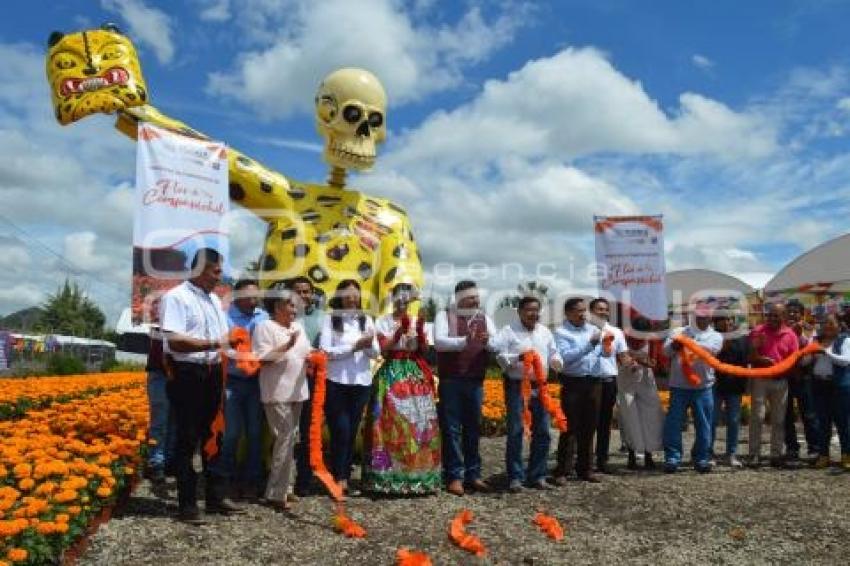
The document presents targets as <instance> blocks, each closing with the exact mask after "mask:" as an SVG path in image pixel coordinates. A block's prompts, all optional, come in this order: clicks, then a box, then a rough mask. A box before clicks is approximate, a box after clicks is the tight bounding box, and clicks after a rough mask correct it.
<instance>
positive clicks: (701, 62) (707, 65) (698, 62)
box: [691, 53, 714, 71]
mask: <svg viewBox="0 0 850 566" xmlns="http://www.w3.org/2000/svg"><path fill="white" fill-rule="evenodd" d="M691 63H693V64H694V66H695V67H697V68H699V69H702V70H704V71H706V70H709V69H713V68H714V61H712V60H711V59H709V58H708V57H706V56H705V55H700V54H699V53H696V54H694V55H693V56H691Z"/></svg>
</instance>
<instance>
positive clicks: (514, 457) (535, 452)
mask: <svg viewBox="0 0 850 566" xmlns="http://www.w3.org/2000/svg"><path fill="white" fill-rule="evenodd" d="M528 404H529V409H531V450H530V452H531V453H530V454H529V456H528V471H527V472H523V469H522V437H523V434H524V431H523V426H522V409H523V407H522V392H521V382H520V381H519V380H515V379H508V378H505V405H506V407H507V410H508V411H507V412H508V440H507V447H506V450H505V468H506V469H507V472H508V480H510V481H523V480H527V481H528V483H535V482H538V481H540V480H542V479H544V478H545V477H546V458H547V457H548V456H549V413H547V412H546V410H545V409H544V408H543V405H541V404H540V399H539V398H538V397H537V396H536V395H532V397H531V400H530V401H529V403H528Z"/></svg>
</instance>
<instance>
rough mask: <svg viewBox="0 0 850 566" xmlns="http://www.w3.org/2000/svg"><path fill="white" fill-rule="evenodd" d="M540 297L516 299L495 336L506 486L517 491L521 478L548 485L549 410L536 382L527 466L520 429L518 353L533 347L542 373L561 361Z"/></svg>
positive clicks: (530, 402)
mask: <svg viewBox="0 0 850 566" xmlns="http://www.w3.org/2000/svg"><path fill="white" fill-rule="evenodd" d="M540 306H541V305H540V299H538V298H537V297H531V296H526V297H522V298H521V299H520V300H519V304H518V305H517V318H516V319H515V320H514V321H513V322H512V323H511V324H508V325H506V326H505V327H503V328H502V329H501V330H500V331H499V335H498V338H497V339H496V344H497V346H496V348H497V351H498V355H497V356H496V360H497V361H498V363H499V365H500V366H501V368H502V370H503V372H504V374H505V381H504V385H505V405H506V408H507V413H508V414H507V421H508V438H507V445H506V447H505V467H506V468H507V472H508V490H509V491H511V492H512V493H519V492H521V491H522V489H523V483H524V482H525V483H526V485H527V486H528V487H532V488H535V489H551V488H552V486H551V484H549V483H548V482H547V481H546V459H547V457H548V456H549V442H550V436H549V421H550V419H549V414H548V413H547V412H546V409H545V408H544V406H543V404H542V403H541V402H540V395H539V392H538V390H537V385H536V384H532V390H531V398H530V399H529V400H528V405H529V410H530V411H531V448H530V451H531V453H530V455H529V457H528V469H527V470H523V467H522V437H523V433H524V430H523V429H524V426H523V413H524V400H523V395H522V380H523V378H524V377H525V375H524V367H523V361H522V355H523V354H524V353H525V352H527V351H530V350H534V351H536V352H537V354H538V355H539V356H540V360H541V362H542V364H543V372H544V374H548V373H549V367H551V368H552V369H553V370H555V371H556V372H559V371H561V369H563V361H562V359H561V355H560V354H559V353H558V348H557V347H556V346H555V338H554V337H553V335H552V331H550V330H549V329H548V328H547V327H546V326H545V325H543V324H541V323H540Z"/></svg>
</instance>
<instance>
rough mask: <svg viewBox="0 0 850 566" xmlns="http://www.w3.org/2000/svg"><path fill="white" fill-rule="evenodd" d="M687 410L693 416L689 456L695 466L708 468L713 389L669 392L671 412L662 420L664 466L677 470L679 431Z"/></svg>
mask: <svg viewBox="0 0 850 566" xmlns="http://www.w3.org/2000/svg"><path fill="white" fill-rule="evenodd" d="M688 407H691V409H692V410H693V413H694V428H695V429H696V440H695V442H694V446H693V449H692V450H691V456H692V457H693V461H694V464H695V465H697V466H708V461H709V457H710V454H709V441H710V440H711V421H712V417H713V414H714V396H713V395H712V389H711V388H710V387H707V388H705V389H683V388H680V387H671V388H670V408H669V409H668V410H667V417H666V418H665V419H664V463H665V465H668V466H678V465H679V464H681V463H682V427H683V426H684V424H685V415H686V414H687V411H688Z"/></svg>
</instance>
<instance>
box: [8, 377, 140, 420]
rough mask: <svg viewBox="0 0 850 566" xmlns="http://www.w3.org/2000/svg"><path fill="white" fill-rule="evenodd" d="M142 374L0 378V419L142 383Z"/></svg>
mask: <svg viewBox="0 0 850 566" xmlns="http://www.w3.org/2000/svg"><path fill="white" fill-rule="evenodd" d="M144 379H145V374H144V373H143V372H116V373H92V374H82V375H68V376H62V377H40V378H30V379H0V420H2V419H7V418H13V417H20V416H23V415H24V414H25V413H26V412H27V411H28V410H31V409H39V408H43V407H46V406H48V405H50V404H51V403H54V402H59V403H64V402H66V401H68V400H71V399H75V398H79V397H85V396H91V395H97V394H100V393H103V392H105V391H114V390H117V389H123V388H126V387H133V386H137V385H139V384H140V383H143V382H144Z"/></svg>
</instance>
